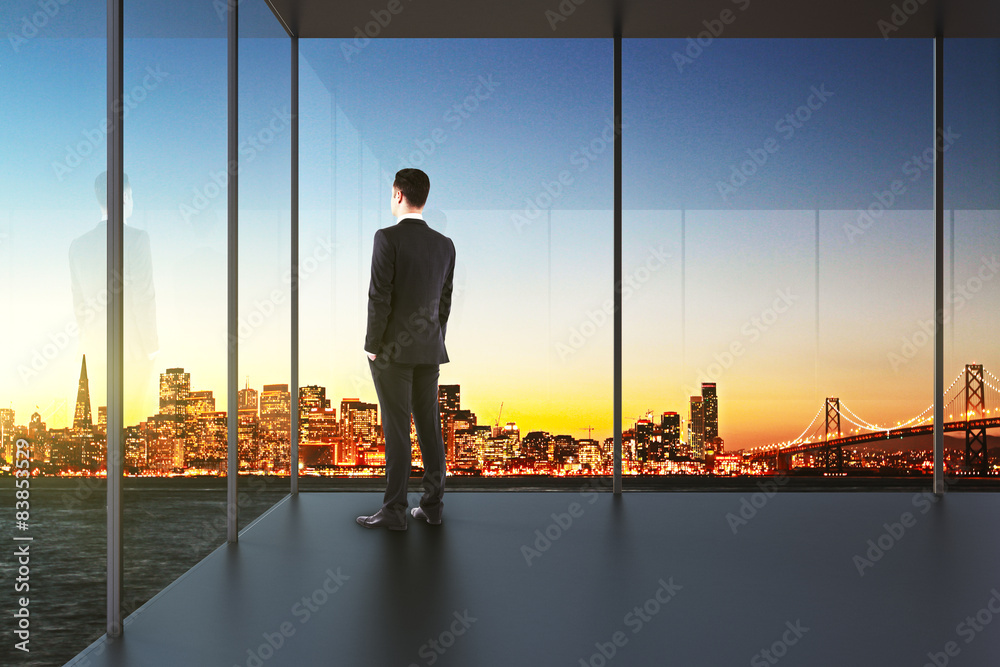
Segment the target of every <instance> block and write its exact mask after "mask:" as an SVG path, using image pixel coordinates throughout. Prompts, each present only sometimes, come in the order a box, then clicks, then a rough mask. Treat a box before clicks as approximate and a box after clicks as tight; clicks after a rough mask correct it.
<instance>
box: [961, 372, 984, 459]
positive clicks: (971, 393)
mask: <svg viewBox="0 0 1000 667" xmlns="http://www.w3.org/2000/svg"><path fill="white" fill-rule="evenodd" d="M984 387H985V385H984V383H983V365H982V364H966V366H965V466H966V469H967V470H969V471H971V472H974V473H976V474H979V475H986V474H987V473H988V472H989V462H988V460H987V459H988V457H989V453H988V450H987V447H986V427H985V426H977V427H971V426H970V425H969V424H970V423H971V422H972V421H973V420H974V419H985V418H986V393H985V389H984Z"/></svg>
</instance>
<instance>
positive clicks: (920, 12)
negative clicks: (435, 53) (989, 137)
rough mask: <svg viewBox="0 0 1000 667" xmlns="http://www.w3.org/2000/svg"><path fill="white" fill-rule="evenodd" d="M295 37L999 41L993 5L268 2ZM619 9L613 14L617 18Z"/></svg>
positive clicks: (635, 0)
mask: <svg viewBox="0 0 1000 667" xmlns="http://www.w3.org/2000/svg"><path fill="white" fill-rule="evenodd" d="M267 2H268V3H269V4H270V5H271V8H272V10H273V11H274V13H275V15H276V16H277V17H278V19H279V21H281V23H282V24H283V25H284V26H285V29H286V30H287V31H288V32H289V34H292V35H298V36H299V37H333V38H345V37H355V36H361V35H364V34H365V33H367V36H371V37H379V38H383V37H396V38H400V37H403V38H420V37H435V38H440V37H444V38H457V37H474V38H496V37H605V38H607V37H613V36H614V28H613V26H614V23H615V15H616V11H620V16H621V24H622V36H623V37H695V36H697V35H698V34H699V33H703V32H705V31H708V34H706V35H705V37H706V38H707V36H708V35H712V36H713V37H842V38H843V37H848V38H850V37H873V38H883V37H890V38H898V37H910V38H913V37H922V38H926V37H933V36H934V34H935V24H936V17H937V16H938V15H939V14H940V17H941V25H942V28H943V35H944V36H945V37H1000V2H998V1H997V0H839V1H829V0H826V1H818V0H708V1H695V0H683V1H680V2H677V1H675V2H669V1H665V0H364V1H363V2H332V1H331V0H267ZM616 8H617V9H616Z"/></svg>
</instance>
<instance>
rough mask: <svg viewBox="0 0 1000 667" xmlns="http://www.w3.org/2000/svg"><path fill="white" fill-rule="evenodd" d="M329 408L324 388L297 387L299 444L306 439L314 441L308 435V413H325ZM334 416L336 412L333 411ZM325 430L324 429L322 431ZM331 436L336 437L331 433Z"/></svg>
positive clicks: (328, 400)
mask: <svg viewBox="0 0 1000 667" xmlns="http://www.w3.org/2000/svg"><path fill="white" fill-rule="evenodd" d="M329 408H330V399H328V398H327V397H326V387H320V386H319V385H315V384H311V385H308V386H306V387H299V442H300V443H301V442H305V441H306V440H308V439H312V440H314V441H315V440H316V438H315V437H314V436H312V435H310V434H309V419H310V413H312V412H313V411H316V412H317V413H320V412H325V411H326V410H328V409H329ZM334 415H336V411H334ZM325 430H326V429H325V428H324V431H325ZM331 435H337V434H336V433H333V434H331Z"/></svg>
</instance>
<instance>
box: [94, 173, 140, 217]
mask: <svg viewBox="0 0 1000 667" xmlns="http://www.w3.org/2000/svg"><path fill="white" fill-rule="evenodd" d="M122 186H123V187H122V192H126V191H128V190H131V189H132V186H131V185H129V183H128V174H122ZM94 194H95V195H97V203H98V204H100V205H101V206H103V207H104V208H107V207H108V172H106V171H102V172H101V174H100V175H99V176H98V177H97V180H96V181H94Z"/></svg>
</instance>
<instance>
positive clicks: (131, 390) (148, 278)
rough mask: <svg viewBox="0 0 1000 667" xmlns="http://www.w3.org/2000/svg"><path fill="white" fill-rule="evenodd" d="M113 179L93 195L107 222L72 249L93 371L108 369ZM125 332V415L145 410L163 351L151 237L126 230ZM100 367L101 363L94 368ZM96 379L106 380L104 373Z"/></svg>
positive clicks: (98, 184) (79, 313)
mask: <svg viewBox="0 0 1000 667" xmlns="http://www.w3.org/2000/svg"><path fill="white" fill-rule="evenodd" d="M107 188H108V175H107V172H102V173H101V175H100V176H98V177H97V180H96V181H95V182H94V193H95V194H96V195H97V202H98V204H100V206H101V215H102V217H103V219H102V220H101V222H100V223H98V225H97V226H96V227H94V228H93V229H91V230H90V231H89V232H87V233H86V234H84V235H83V236H80V237H78V238H76V239H74V241H73V242H72V243H71V244H70V246H69V270H70V277H71V279H72V283H73V310H74V312H75V313H76V322H77V326H78V327H79V330H80V351H81V353H82V354H86V355H87V356H88V357H89V358H90V359H91V360H92V363H91V364H90V366H91V368H96V369H104V368H106V367H107V307H108V300H109V299H108V289H107V247H108V208H107V201H108V190H107ZM123 190H124V202H123V203H124V219H125V220H126V221H127V220H128V219H129V218H130V217H131V216H132V187H131V185H129V182H128V176H127V175H124V188H123ZM124 256H125V266H124V269H125V270H124V281H123V283H124V301H125V312H124V325H125V326H124V331H125V341H124V344H125V373H124V374H125V395H126V396H127V397H129V401H128V402H129V403H130V404H131V405H130V407H131V408H132V409H131V410H129V409H128V408H127V409H126V412H131V411H134V410H138V409H141V408H144V407H145V405H144V403H145V401H144V399H145V396H146V392H147V390H148V385H149V379H150V374H151V372H152V370H153V357H154V356H156V353H157V352H158V351H159V349H160V346H159V342H158V340H157V332H156V294H155V292H154V290H153V262H152V258H151V255H150V250H149V234H147V233H146V232H145V231H143V230H141V229H136V228H134V227H131V226H129V225H128V224H126V225H125V239H124ZM95 362H96V363H95ZM95 375H103V370H101V371H99V372H98V373H96V374H95Z"/></svg>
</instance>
